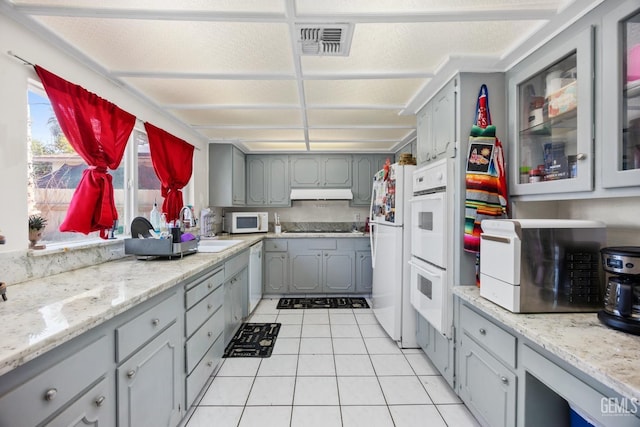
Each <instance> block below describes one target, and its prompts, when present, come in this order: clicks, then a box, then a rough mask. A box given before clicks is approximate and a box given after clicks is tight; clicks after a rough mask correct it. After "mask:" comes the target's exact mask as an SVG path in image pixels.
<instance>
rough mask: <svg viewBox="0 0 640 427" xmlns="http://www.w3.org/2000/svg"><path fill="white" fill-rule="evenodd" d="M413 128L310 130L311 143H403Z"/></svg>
mask: <svg viewBox="0 0 640 427" xmlns="http://www.w3.org/2000/svg"><path fill="white" fill-rule="evenodd" d="M411 130H412V129H411V128H401V129H389V128H384V127H382V126H381V127H380V128H375V127H374V128H363V129H309V140H310V141H315V142H319V141H370V140H371V141H380V140H385V141H395V142H397V141H402V139H403V138H404V137H405V136H406V135H407V134H409V133H410V132H411Z"/></svg>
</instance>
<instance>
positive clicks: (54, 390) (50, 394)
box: [44, 388, 58, 402]
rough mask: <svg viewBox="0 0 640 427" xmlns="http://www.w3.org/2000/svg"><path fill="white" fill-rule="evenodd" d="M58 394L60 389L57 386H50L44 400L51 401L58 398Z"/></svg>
mask: <svg viewBox="0 0 640 427" xmlns="http://www.w3.org/2000/svg"><path fill="white" fill-rule="evenodd" d="M57 394H58V389H57V388H50V389H49V390H47V391H46V392H45V394H44V400H46V401H47V402H51V401H52V400H53V399H55V398H56V395H57Z"/></svg>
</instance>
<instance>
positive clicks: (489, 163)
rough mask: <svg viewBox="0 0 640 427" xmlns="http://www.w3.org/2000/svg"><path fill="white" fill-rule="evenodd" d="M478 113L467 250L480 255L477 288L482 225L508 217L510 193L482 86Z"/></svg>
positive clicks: (470, 161) (469, 175)
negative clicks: (484, 222) (485, 221)
mask: <svg viewBox="0 0 640 427" xmlns="http://www.w3.org/2000/svg"><path fill="white" fill-rule="evenodd" d="M476 111H477V113H476V123H475V124H474V125H473V126H472V127H471V135H470V137H469V152H468V156H467V167H466V179H465V183H466V187H467V189H466V197H465V222H464V250H465V251H467V252H473V253H475V254H477V256H476V285H478V286H480V272H479V269H480V233H481V232H482V229H481V227H480V223H481V222H482V220H483V219H486V218H491V219H499V218H507V215H508V200H507V196H508V193H507V180H506V175H505V168H504V153H503V150H502V143H501V142H500V140H499V139H498V138H497V137H496V127H495V126H494V125H492V124H491V113H490V112H489V93H488V90H487V86H486V85H482V86H481V87H480V93H479V94H478V102H477V104H476Z"/></svg>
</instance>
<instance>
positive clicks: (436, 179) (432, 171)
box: [409, 158, 454, 338]
mask: <svg viewBox="0 0 640 427" xmlns="http://www.w3.org/2000/svg"><path fill="white" fill-rule="evenodd" d="M453 182H454V159H453V158H447V159H442V160H440V161H437V162H434V163H429V164H427V165H425V166H423V167H420V168H419V169H416V170H415V171H414V173H413V198H412V199H411V201H410V202H411V235H412V239H411V260H410V261H409V264H410V266H411V273H410V277H411V279H410V283H411V304H412V305H413V307H414V308H415V309H416V310H417V312H418V314H419V315H420V316H422V317H423V318H425V320H427V321H428V322H429V323H430V324H431V325H432V326H433V327H434V328H435V329H436V330H438V332H440V333H441V334H442V335H444V336H445V337H447V338H452V333H453V294H452V289H451V288H452V285H453V284H452V283H451V282H452V281H451V280H450V276H451V269H452V268H453V257H452V251H451V248H449V244H450V243H449V242H450V241H451V240H452V239H451V231H452V229H453V213H454V209H453V208H454V206H453V203H454V197H453V193H454V191H453Z"/></svg>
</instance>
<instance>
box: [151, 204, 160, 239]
mask: <svg viewBox="0 0 640 427" xmlns="http://www.w3.org/2000/svg"><path fill="white" fill-rule="evenodd" d="M149 222H151V225H152V226H153V229H154V230H155V231H157V232H159V231H160V211H158V203H157V202H156V201H155V200H154V201H153V208H151V212H150V213H149Z"/></svg>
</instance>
